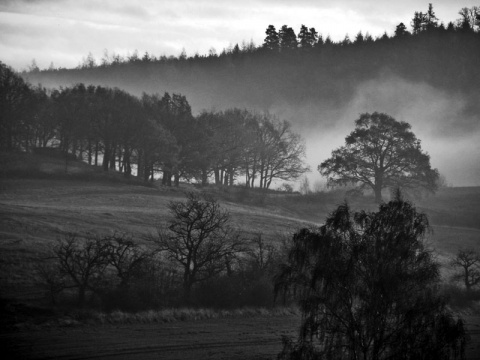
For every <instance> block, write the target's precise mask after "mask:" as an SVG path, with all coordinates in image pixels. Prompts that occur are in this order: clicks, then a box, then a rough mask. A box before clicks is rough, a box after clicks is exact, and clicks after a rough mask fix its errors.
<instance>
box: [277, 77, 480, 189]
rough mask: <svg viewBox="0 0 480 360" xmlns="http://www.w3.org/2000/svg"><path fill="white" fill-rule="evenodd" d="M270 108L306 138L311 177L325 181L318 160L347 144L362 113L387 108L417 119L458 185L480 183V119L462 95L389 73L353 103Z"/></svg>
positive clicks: (416, 128) (425, 145)
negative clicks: (322, 178) (472, 112)
mask: <svg viewBox="0 0 480 360" xmlns="http://www.w3.org/2000/svg"><path fill="white" fill-rule="evenodd" d="M270 111H271V112H272V113H275V114H277V115H278V116H279V117H280V118H284V119H287V120H289V121H291V122H292V123H293V124H294V127H295V128H296V130H297V131H298V132H300V133H301V134H302V136H303V137H304V138H305V140H306V144H307V159H308V163H309V164H310V167H311V169H312V173H311V174H309V179H310V183H312V181H314V182H315V181H317V182H318V181H320V179H321V176H320V174H319V173H318V171H317V166H318V165H319V164H320V163H321V162H322V161H323V160H325V159H327V158H328V157H329V156H330V153H331V151H332V150H333V149H335V148H337V147H339V146H341V145H343V144H344V141H345V136H346V135H347V134H349V133H350V132H351V131H352V130H353V129H354V121H355V120H356V119H357V118H358V117H359V114H361V113H364V112H369V113H372V112H374V111H378V112H385V113H387V114H389V115H391V116H393V117H394V118H395V119H397V120H399V121H406V122H408V123H410V124H411V125H412V131H413V132H414V133H415V134H416V136H417V138H419V139H420V140H421V141H422V149H423V150H424V151H425V152H428V153H429V154H430V157H431V164H432V167H435V168H437V169H438V170H439V171H440V173H441V174H442V175H444V176H445V177H446V180H447V183H448V184H452V185H454V186H480V161H479V155H480V121H479V115H478V114H469V113H468V106H467V102H466V101H465V100H464V99H462V97H461V96H460V95H456V94H451V93H446V92H442V91H439V90H437V89H435V88H433V87H431V86H429V85H427V84H420V83H412V82H408V81H405V80H403V79H400V78H398V77H394V76H385V77H382V78H380V79H377V80H371V81H367V82H365V83H363V84H361V85H360V86H359V87H358V88H357V90H356V93H355V96H354V97H353V99H352V100H351V101H350V102H349V104H348V106H345V107H343V108H334V107H332V106H329V105H324V104H311V105H306V106H303V107H302V108H301V109H294V108H291V107H286V106H284V105H283V104H277V105H275V106H273V107H272V108H271V109H270Z"/></svg>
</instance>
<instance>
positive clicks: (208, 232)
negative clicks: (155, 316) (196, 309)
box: [154, 193, 243, 303]
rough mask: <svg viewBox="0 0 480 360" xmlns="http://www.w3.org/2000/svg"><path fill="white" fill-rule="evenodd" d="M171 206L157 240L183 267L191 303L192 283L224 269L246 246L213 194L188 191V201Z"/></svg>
mask: <svg viewBox="0 0 480 360" xmlns="http://www.w3.org/2000/svg"><path fill="white" fill-rule="evenodd" d="M168 208H169V210H170V213H171V215H172V217H171V219H170V220H169V222H168V225H167V226H166V227H159V228H158V229H157V234H158V236H156V238H155V239H154V241H155V242H156V244H157V246H158V250H159V251H161V252H163V253H165V254H166V256H167V258H168V259H170V260H171V261H173V262H174V263H176V264H178V265H179V266H180V267H181V268H182V270H183V290H184V300H185V302H186V303H189V302H190V300H191V299H190V298H191V290H192V287H193V285H194V284H196V283H198V282H201V281H205V280H207V279H210V278H212V277H213V276H215V275H217V274H219V273H221V272H222V271H224V270H225V268H226V264H228V262H229V258H230V257H232V256H235V255H236V254H237V253H238V252H239V251H241V250H242V249H243V247H242V244H241V242H240V240H239V236H238V234H236V233H235V232H234V231H233V230H232V229H231V228H230V227H229V226H228V223H229V220H230V214H229V213H228V212H227V211H225V210H222V209H221V207H220V205H219V204H218V203H217V202H216V201H215V200H214V199H212V198H211V197H209V196H207V195H205V194H202V195H198V194H195V193H188V194H187V199H186V201H175V202H171V203H170V204H169V205H168Z"/></svg>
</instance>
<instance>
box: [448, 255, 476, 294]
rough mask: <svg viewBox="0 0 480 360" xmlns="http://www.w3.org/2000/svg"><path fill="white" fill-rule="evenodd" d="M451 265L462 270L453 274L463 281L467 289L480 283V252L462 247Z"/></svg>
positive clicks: (456, 278)
mask: <svg viewBox="0 0 480 360" xmlns="http://www.w3.org/2000/svg"><path fill="white" fill-rule="evenodd" d="M450 265H451V266H453V267H455V268H460V270H459V271H458V272H457V273H456V274H455V275H454V276H453V278H454V279H455V280H458V281H462V282H463V284H464V285H465V288H466V289H467V291H470V290H471V289H472V287H473V286H475V285H478V284H480V254H479V253H478V252H477V251H475V250H474V249H472V248H468V249H460V250H458V252H457V256H455V258H453V259H452V260H451V262H450Z"/></svg>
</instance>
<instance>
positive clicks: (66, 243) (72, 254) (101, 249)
mask: <svg viewBox="0 0 480 360" xmlns="http://www.w3.org/2000/svg"><path fill="white" fill-rule="evenodd" d="M54 257H55V259H56V260H57V262H56V266H57V273H58V274H60V275H61V276H62V277H63V278H64V279H65V288H68V287H73V288H77V289H78V295H77V302H78V305H79V306H83V305H84V304H85V295H86V292H87V291H95V290H97V289H98V286H96V285H97V284H96V282H98V281H99V280H100V279H101V278H102V277H103V272H104V270H105V268H106V267H107V265H108V244H107V243H106V242H104V241H102V240H101V239H99V238H95V237H88V238H87V239H86V240H85V241H83V240H82V239H79V238H78V237H77V235H75V234H72V233H70V234H66V235H65V238H64V239H63V240H59V241H58V243H57V245H56V247H55V249H54Z"/></svg>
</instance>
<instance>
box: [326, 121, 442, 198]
mask: <svg viewBox="0 0 480 360" xmlns="http://www.w3.org/2000/svg"><path fill="white" fill-rule="evenodd" d="M410 128H411V126H410V124H408V123H406V122H403V121H402V122H398V121H396V120H395V119H394V118H392V117H391V116H389V115H387V114H384V113H377V112H374V113H373V114H369V113H365V114H362V115H360V118H359V119H358V120H356V121H355V130H354V131H352V132H351V133H350V135H348V136H347V137H346V138H345V143H346V144H345V146H342V147H340V148H338V149H336V150H334V151H332V157H331V158H329V159H327V160H325V161H324V162H322V163H321V164H320V165H319V166H318V170H319V171H320V173H321V174H322V175H324V176H326V177H328V182H329V184H331V185H334V184H335V185H346V184H349V183H360V184H361V186H362V187H370V188H372V190H373V191H374V193H375V200H376V201H377V202H380V201H382V189H384V188H396V187H400V188H417V187H421V188H424V189H427V190H429V191H435V190H436V189H437V179H438V176H439V175H438V171H437V170H436V169H432V168H431V166H430V156H429V155H428V154H426V153H424V152H422V149H421V146H420V140H418V139H417V138H416V136H415V134H414V133H413V132H411V131H410Z"/></svg>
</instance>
